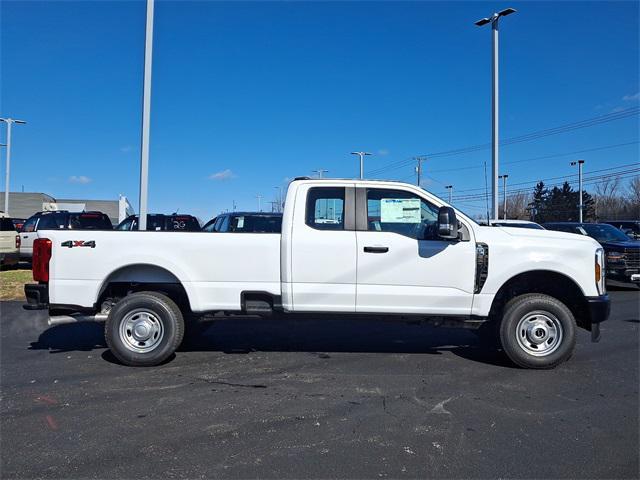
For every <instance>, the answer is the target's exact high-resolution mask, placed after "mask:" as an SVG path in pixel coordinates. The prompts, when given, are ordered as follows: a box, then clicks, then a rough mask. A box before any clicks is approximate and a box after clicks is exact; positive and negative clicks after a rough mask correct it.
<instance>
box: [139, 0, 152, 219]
mask: <svg viewBox="0 0 640 480" xmlns="http://www.w3.org/2000/svg"><path fill="white" fill-rule="evenodd" d="M153 2H154V0H147V26H146V32H145V41H144V79H143V82H142V147H141V148H140V216H139V217H138V218H139V221H138V229H139V230H146V229H147V191H148V189H149V126H150V121H151V66H152V63H153V6H154V3H153Z"/></svg>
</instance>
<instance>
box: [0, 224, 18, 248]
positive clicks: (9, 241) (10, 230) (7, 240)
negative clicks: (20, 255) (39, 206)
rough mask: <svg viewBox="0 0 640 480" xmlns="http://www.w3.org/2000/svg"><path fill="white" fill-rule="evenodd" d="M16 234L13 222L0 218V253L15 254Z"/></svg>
mask: <svg viewBox="0 0 640 480" xmlns="http://www.w3.org/2000/svg"><path fill="white" fill-rule="evenodd" d="M16 235H18V232H16V229H15V227H14V226H13V222H12V221H11V219H10V218H6V217H2V218H0V253H12V254H15V252H16Z"/></svg>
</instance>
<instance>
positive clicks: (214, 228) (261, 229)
mask: <svg viewBox="0 0 640 480" xmlns="http://www.w3.org/2000/svg"><path fill="white" fill-rule="evenodd" d="M202 230H203V231H205V232H238V233H280V231H281V230H282V214H281V213H266V212H233V213H223V214H221V215H218V216H217V217H216V218H214V219H213V220H209V221H208V222H207V223H206V224H205V226H204V227H202Z"/></svg>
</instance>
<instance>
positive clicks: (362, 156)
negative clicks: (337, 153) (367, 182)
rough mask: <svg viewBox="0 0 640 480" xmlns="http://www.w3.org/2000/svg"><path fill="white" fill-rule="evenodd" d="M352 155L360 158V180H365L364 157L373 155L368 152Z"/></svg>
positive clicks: (353, 153)
mask: <svg viewBox="0 0 640 480" xmlns="http://www.w3.org/2000/svg"><path fill="white" fill-rule="evenodd" d="M351 155H358V156H359V157H360V180H362V179H363V178H364V157H365V156H367V155H371V153H368V152H351Z"/></svg>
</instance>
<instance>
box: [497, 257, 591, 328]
mask: <svg viewBox="0 0 640 480" xmlns="http://www.w3.org/2000/svg"><path fill="white" fill-rule="evenodd" d="M525 293H541V294H545V295H549V296H551V297H554V298H557V299H558V300H560V301H561V302H562V303H564V304H565V305H566V306H567V308H568V309H569V310H571V313H573V316H574V317H575V319H576V322H577V324H578V325H579V326H582V323H584V320H587V319H588V314H589V313H588V305H587V301H586V299H585V296H584V293H583V292H582V289H581V288H580V287H579V286H578V284H576V282H574V281H573V280H572V279H571V278H569V277H567V276H566V275H563V274H562V273H558V272H553V271H548V270H536V271H530V272H524V273H520V274H518V275H516V276H515V277H512V278H510V279H509V280H508V281H507V282H506V283H505V284H504V285H502V287H500V290H498V293H497V294H496V296H495V298H494V300H493V303H492V304H491V310H490V313H489V317H490V318H493V319H495V318H498V317H499V314H500V312H501V311H502V309H503V308H504V306H505V305H506V304H507V302H508V301H509V300H511V299H512V298H514V297H517V296H519V295H523V294H525ZM587 323H588V322H587ZM585 325H586V324H585Z"/></svg>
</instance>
